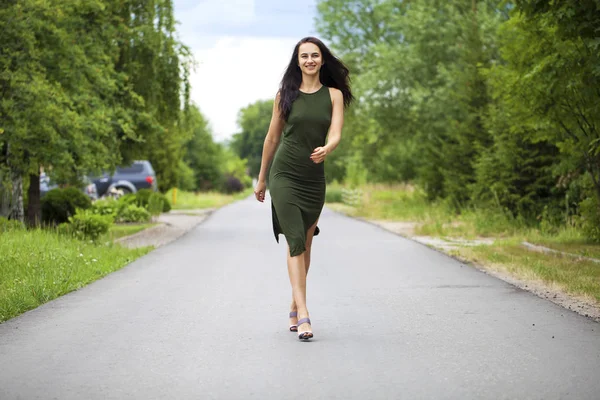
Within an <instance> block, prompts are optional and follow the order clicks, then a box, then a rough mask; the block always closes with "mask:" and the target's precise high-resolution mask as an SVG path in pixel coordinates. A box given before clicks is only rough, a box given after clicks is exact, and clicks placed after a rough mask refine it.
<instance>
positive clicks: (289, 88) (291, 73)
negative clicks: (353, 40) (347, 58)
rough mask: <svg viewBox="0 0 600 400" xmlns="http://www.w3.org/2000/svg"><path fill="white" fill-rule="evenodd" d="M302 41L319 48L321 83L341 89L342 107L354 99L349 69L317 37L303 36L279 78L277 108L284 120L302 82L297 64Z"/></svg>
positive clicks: (288, 114)
mask: <svg viewBox="0 0 600 400" xmlns="http://www.w3.org/2000/svg"><path fill="white" fill-rule="evenodd" d="M303 43H313V44H316V45H317V46H318V47H319V50H321V57H322V60H323V65H322V66H321V70H320V71H319V79H320V80H321V83H322V84H323V85H325V86H327V87H334V88H337V89H339V90H341V92H342V94H343V96H344V107H348V106H349V105H350V103H351V102H352V100H354V96H352V92H351V91H350V76H349V73H350V71H349V70H348V68H347V67H346V66H345V65H344V63H342V62H341V61H340V60H339V59H338V58H337V57H335V56H334V55H333V54H332V53H331V51H330V50H329V49H328V48H327V46H325V44H324V43H323V42H321V41H320V40H319V39H317V38H315V37H311V36H309V37H305V38H304V39H301V40H300V41H299V42H298V43H297V44H296V47H294V54H292V59H291V60H290V63H289V65H288V67H287V69H286V70H285V73H284V74H283V79H281V85H280V87H279V109H280V111H281V117H282V118H283V119H284V120H285V121H287V119H288V117H289V116H290V111H291V110H292V103H293V102H294V100H296V98H297V97H298V92H299V91H300V84H301V83H302V71H301V70H300V67H299V66H298V51H299V49H300V45H301V44H303Z"/></svg>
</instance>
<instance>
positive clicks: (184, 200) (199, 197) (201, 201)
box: [166, 188, 253, 210]
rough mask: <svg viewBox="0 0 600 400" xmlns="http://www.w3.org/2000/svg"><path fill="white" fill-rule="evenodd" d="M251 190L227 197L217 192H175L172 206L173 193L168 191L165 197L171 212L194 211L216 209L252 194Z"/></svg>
mask: <svg viewBox="0 0 600 400" xmlns="http://www.w3.org/2000/svg"><path fill="white" fill-rule="evenodd" d="M252 192H253V189H251V188H250V189H246V190H244V191H242V192H241V193H238V194H235V195H227V194H223V193H219V192H201V193H192V192H185V191H182V190H178V191H177V198H176V201H175V204H173V192H172V190H170V191H168V192H167V194H166V196H167V199H169V201H170V202H171V206H172V208H173V210H195V209H202V208H218V207H221V206H224V205H227V204H229V203H232V202H234V201H236V200H241V199H244V198H246V197H248V196H249V195H250V194H252Z"/></svg>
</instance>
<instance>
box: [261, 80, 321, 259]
mask: <svg viewBox="0 0 600 400" xmlns="http://www.w3.org/2000/svg"><path fill="white" fill-rule="evenodd" d="M332 108H333V107H332V105H331V96H330V94H329V88H328V87H327V86H325V85H323V86H322V87H321V88H320V89H319V90H317V91H316V92H314V93H303V92H299V94H298V98H297V99H296V100H295V101H294V103H293V104H292V109H291V112H290V115H289V117H288V120H287V122H286V124H285V126H284V128H283V132H282V137H281V140H280V143H279V147H278V148H277V151H276V152H275V156H274V158H273V163H272V164H271V170H270V172H269V192H270V195H271V212H272V219H273V233H274V234H275V240H277V242H278V243H279V234H283V235H284V236H285V239H286V240H287V243H288V245H289V247H290V256H292V257H294V256H297V255H300V254H302V253H303V252H304V251H305V250H306V233H307V231H308V229H309V228H310V227H311V226H312V225H314V223H315V222H316V221H317V219H318V218H319V216H320V215H321V211H322V210H323V204H324V203H325V165H324V163H319V164H315V163H314V162H313V161H312V160H311V159H310V155H311V154H312V152H313V150H314V149H315V148H317V147H320V146H324V145H325V138H326V137H327V133H328V131H329V125H330V124H331V112H332ZM318 234H319V228H316V230H315V235H318Z"/></svg>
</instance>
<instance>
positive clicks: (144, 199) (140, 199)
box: [135, 189, 154, 209]
mask: <svg viewBox="0 0 600 400" xmlns="http://www.w3.org/2000/svg"><path fill="white" fill-rule="evenodd" d="M153 193H154V192H153V191H152V190H150V189H140V190H139V191H138V192H137V193H136V194H135V196H136V204H137V205H138V206H139V207H144V208H146V209H148V200H150V196H151V195H152V194H153Z"/></svg>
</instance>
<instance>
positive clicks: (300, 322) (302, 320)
mask: <svg viewBox="0 0 600 400" xmlns="http://www.w3.org/2000/svg"><path fill="white" fill-rule="evenodd" d="M302 324H310V325H312V324H311V323H310V318H302V319H301V320H300V321H298V326H300V325H302Z"/></svg>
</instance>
